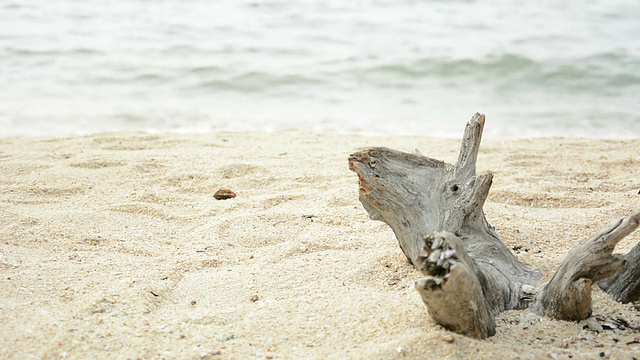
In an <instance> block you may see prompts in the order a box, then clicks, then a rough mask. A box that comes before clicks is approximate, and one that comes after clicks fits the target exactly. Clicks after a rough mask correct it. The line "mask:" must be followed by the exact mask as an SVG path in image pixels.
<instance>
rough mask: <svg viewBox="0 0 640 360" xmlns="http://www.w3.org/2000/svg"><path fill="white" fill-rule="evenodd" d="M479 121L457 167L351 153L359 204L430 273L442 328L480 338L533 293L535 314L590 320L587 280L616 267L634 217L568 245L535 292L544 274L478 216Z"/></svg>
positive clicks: (380, 153) (432, 303)
mask: <svg viewBox="0 0 640 360" xmlns="http://www.w3.org/2000/svg"><path fill="white" fill-rule="evenodd" d="M484 121H485V117H484V115H481V114H475V115H474V116H473V117H472V118H471V120H470V121H469V122H468V123H467V127H466V128H465V132H464V138H463V140H462V147H461V149H460V154H459V156H458V160H457V161H456V163H455V164H454V165H452V164H447V163H444V162H442V161H440V160H435V159H431V158H428V157H425V156H422V155H419V154H409V153H404V152H400V151H396V150H392V149H388V148H383V147H376V148H371V149H367V150H363V151H359V152H356V153H354V154H352V155H351V156H350V157H349V168H350V169H351V170H352V171H354V172H355V173H356V174H357V175H358V180H359V181H358V184H359V190H360V202H361V203H362V205H363V206H364V208H365V209H366V210H367V212H368V213H369V216H370V217H371V218H372V219H374V220H380V221H383V222H385V223H386V224H388V225H389V226H390V227H391V229H392V230H393V232H394V233H395V235H396V238H397V239H398V243H399V245H400V248H401V249H402V251H403V252H404V254H405V255H406V256H407V259H408V260H409V261H410V262H411V263H412V264H413V265H414V266H415V267H416V269H418V270H419V271H421V272H422V273H423V274H424V275H425V276H426V277H425V278H423V279H421V280H419V281H417V282H416V290H417V291H418V292H419V293H420V295H421V297H422V300H423V301H424V302H425V304H426V305H427V308H428V311H429V314H430V315H431V316H432V317H433V318H434V320H435V321H436V322H437V323H438V324H441V325H442V326H444V327H445V328H447V329H450V330H452V331H455V332H458V333H461V334H465V335H468V336H473V337H476V338H485V337H488V336H491V335H493V334H494V333H495V321H494V317H495V316H496V315H498V314H499V313H500V312H502V311H505V310H513V309H523V308H526V307H528V306H530V305H531V303H532V302H534V301H535V302H534V304H533V308H534V310H536V311H537V312H539V313H541V314H546V315H548V316H552V317H555V318H558V319H569V320H581V319H584V318H586V317H587V316H588V315H589V314H590V304H591V284H592V283H593V282H594V281H598V280H600V279H602V278H604V277H606V276H610V275H611V274H612V273H614V272H615V271H616V270H617V269H619V268H620V266H621V265H622V261H621V260H619V259H617V258H615V257H613V256H612V255H611V252H612V250H613V247H615V244H616V243H617V242H618V241H619V240H620V239H621V238H622V237H624V236H625V235H627V234H628V233H629V232H631V231H633V229H634V228H635V227H634V226H636V227H637V220H638V219H637V216H636V217H630V218H626V219H623V220H620V221H618V222H616V223H614V224H612V225H610V226H609V227H607V228H606V229H604V230H603V231H601V232H600V233H598V234H596V235H595V236H594V237H593V238H592V239H590V240H589V241H587V243H585V244H584V245H580V246H578V247H576V249H574V250H572V252H571V253H570V254H569V255H568V256H567V258H566V259H565V261H564V262H563V264H562V265H561V267H560V269H558V272H557V273H556V275H555V276H554V278H553V279H552V281H551V282H550V283H549V284H547V285H546V286H545V287H543V288H542V289H541V290H540V292H538V293H537V294H536V290H535V288H536V286H537V285H538V283H539V281H540V279H541V277H542V276H541V274H540V272H539V271H537V270H534V269H530V268H529V267H527V266H526V265H524V264H522V263H521V262H519V261H518V260H517V259H516V258H515V256H514V255H513V253H512V252H511V251H510V250H509V249H508V248H507V247H506V246H505V245H504V244H503V243H502V242H501V241H500V239H499V238H498V235H497V234H496V232H495V230H494V228H493V227H492V226H491V225H489V223H488V222H487V220H486V218H485V216H484V212H483V205H484V202H485V200H486V198H487V195H488V193H489V189H490V188H491V182H492V178H493V176H492V175H491V174H484V175H480V176H476V160H477V156H478V151H479V148H480V140H481V138H482V130H483V127H484ZM636 215H637V214H636ZM634 224H635V225H634ZM585 309H586V310H585Z"/></svg>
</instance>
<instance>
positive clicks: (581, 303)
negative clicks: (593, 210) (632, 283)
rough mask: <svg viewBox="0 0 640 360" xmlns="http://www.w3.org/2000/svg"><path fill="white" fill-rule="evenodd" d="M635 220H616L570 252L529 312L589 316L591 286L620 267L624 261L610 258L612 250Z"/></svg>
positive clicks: (577, 317)
mask: <svg viewBox="0 0 640 360" xmlns="http://www.w3.org/2000/svg"><path fill="white" fill-rule="evenodd" d="M639 221H640V212H638V213H636V214H634V215H631V216H629V217H627V218H623V219H620V220H616V221H614V222H613V223H611V224H609V226H607V227H606V228H604V229H602V230H600V232H598V233H597V234H595V235H594V236H593V237H592V238H591V239H589V240H587V242H585V243H584V244H582V245H578V246H576V247H574V248H573V249H571V251H569V254H567V256H566V257H565V258H564V261H563V262H562V264H560V267H559V268H558V270H557V271H556V273H555V274H554V275H553V278H551V281H549V282H548V283H547V284H546V285H545V286H544V287H543V288H542V289H541V290H540V291H539V292H538V295H537V297H536V301H535V303H534V305H533V306H532V310H534V311H535V312H537V313H538V314H540V315H543V314H544V315H547V316H550V317H553V318H556V319H560V320H582V319H586V318H588V317H589V316H591V287H592V285H593V284H594V283H596V282H598V281H600V280H602V279H606V278H608V277H610V276H611V275H613V274H614V273H616V272H617V271H618V270H620V268H622V266H623V265H624V260H622V259H620V258H618V257H616V256H613V255H612V253H613V250H614V249H615V247H616V245H617V244H618V242H619V241H620V240H622V238H624V237H625V236H627V235H629V234H630V233H631V232H633V231H634V230H635V229H636V228H637V227H638V222H639Z"/></svg>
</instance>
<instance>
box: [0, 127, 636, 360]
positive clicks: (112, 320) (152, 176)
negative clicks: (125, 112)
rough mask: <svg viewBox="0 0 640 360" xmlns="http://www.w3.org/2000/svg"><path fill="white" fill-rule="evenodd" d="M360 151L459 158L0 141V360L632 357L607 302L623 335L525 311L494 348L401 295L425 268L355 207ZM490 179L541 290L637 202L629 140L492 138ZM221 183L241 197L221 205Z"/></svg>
mask: <svg viewBox="0 0 640 360" xmlns="http://www.w3.org/2000/svg"><path fill="white" fill-rule="evenodd" d="M369 146H387V147H392V148H396V149H398V150H403V151H407V152H413V151H414V149H418V150H420V152H421V153H423V154H425V155H427V156H430V157H433V158H437V159H441V160H445V161H447V162H453V161H455V159H456V158H457V152H458V147H459V141H458V140H443V139H430V138H419V137H396V138H382V137H360V136H337V135H318V134H310V133H300V132H295V131H289V132H277V133H248V134H238V133H222V134H208V135H193V134H188V135H183V134H159V135H156V134H146V133H107V134H98V135H91V136H83V137H70V138H46V139H43V138H37V139H17V138H7V139H0V171H1V178H0V184H1V187H0V194H1V195H0V201H1V205H0V206H1V208H0V215H1V219H2V227H1V228H0V358H3V359H14V358H15V359H30V358H33V359H38V358H73V359H89V358H92V359H114V358H123V359H124V358H154V359H159V358H166V359H218V358H220V359H254V358H256V359H394V358H398V359H404V358H408V359H409V358H414V359H426V358H434V359H435V358H438V359H442V358H451V359H464V358H475V359H483V358H487V359H498V358H521V359H534V358H535V359H540V358H553V359H569V358H574V359H582V358H594V359H599V358H601V357H605V358H611V359H631V358H632V357H633V356H635V357H640V311H639V310H638V308H637V307H634V305H633V304H626V305H625V304H620V303H616V302H615V301H613V300H611V299H609V298H608V297H607V296H606V295H605V294H603V293H602V292H601V291H600V290H595V292H594V304H593V308H594V316H595V317H596V318H601V319H608V318H614V319H615V318H621V319H624V320H626V321H627V322H628V323H629V325H630V326H631V327H635V328H636V329H635V330H634V329H625V330H607V331H602V332H595V331H591V330H589V329H585V324H584V323H571V322H563V321H555V320H550V319H547V318H536V317H532V316H530V315H529V316H528V315H527V314H528V312H527V311H526V310H525V311H509V312H506V313H503V314H502V315H500V316H499V317H498V319H497V334H496V335H495V336H494V337H492V338H489V339H487V340H475V339H470V338H466V337H464V336H460V335H457V334H454V333H451V332H449V331H446V330H444V329H442V328H441V327H439V326H437V325H435V324H434V322H433V321H432V320H431V318H430V317H429V316H428V314H427V310H426V307H425V306H424V304H423V303H422V301H421V299H420V296H419V295H418V293H417V292H416V291H415V290H414V289H413V283H414V281H415V280H417V279H418V278H420V274H419V273H418V272H417V271H415V270H414V269H413V268H412V267H411V266H409V265H408V264H407V263H406V261H405V258H404V255H403V254H402V253H401V251H400V248H399V247H398V245H397V241H396V239H395V237H394V235H393V233H392V231H391V230H390V229H389V228H388V227H387V226H386V225H385V224H384V223H382V222H376V221H373V220H370V219H369V218H368V216H367V214H366V212H365V210H364V209H363V208H362V206H361V205H360V203H359V201H358V185H357V176H356V175H355V174H354V173H352V172H350V171H349V170H348V166H347V157H348V155H349V154H350V153H352V152H354V151H357V150H359V149H362V148H365V147H369ZM487 171H490V172H492V173H493V174H495V177H494V184H493V188H492V191H491V193H490V196H489V199H488V201H487V203H486V205H485V212H486V216H487V219H488V220H489V222H490V223H491V224H492V225H493V226H495V227H496V230H497V232H498V233H499V234H500V236H501V238H502V240H503V241H504V242H505V243H506V244H507V245H508V246H509V247H510V248H511V247H516V246H521V247H522V248H521V249H520V250H519V251H516V254H517V257H518V258H519V259H520V260H521V261H523V262H525V263H526V264H528V265H530V266H532V267H535V268H538V269H540V270H541V271H542V272H543V273H544V274H545V280H544V281H546V280H548V279H549V278H550V276H551V275H552V273H553V271H554V270H555V269H556V268H557V267H558V265H559V264H560V262H561V260H562V258H563V257H564V256H565V254H566V253H567V252H568V251H569V250H570V249H571V248H572V247H573V246H574V245H576V244H578V243H581V242H584V241H585V240H586V239H587V238H589V237H590V236H591V235H593V234H594V233H595V232H596V231H598V230H599V229H600V228H602V227H604V226H605V225H607V224H608V223H609V222H611V221H612V220H614V219H616V218H619V217H622V216H625V215H628V214H629V213H630V212H632V211H634V210H638V209H639V208H640V195H639V194H638V192H639V190H640V140H615V141H614V140H611V141H609V140H581V139H560V138H557V139H535V140H509V141H497V140H486V141H484V142H483V145H482V147H481V151H480V155H479V158H478V172H479V173H484V172H487ZM220 188H229V189H231V190H233V191H234V192H235V193H236V194H237V197H236V198H233V199H229V200H216V199H215V198H214V197H213V194H214V193H215V192H216V191H217V190H218V189H220ZM638 241H640V232H636V233H634V234H632V235H630V236H629V237H627V238H626V239H625V240H623V242H621V243H620V245H619V246H618V251H619V252H627V251H628V250H630V249H631V248H632V247H633V246H634V244H636V243H638ZM599 322H600V323H601V324H602V323H603V322H604V321H603V320H599Z"/></svg>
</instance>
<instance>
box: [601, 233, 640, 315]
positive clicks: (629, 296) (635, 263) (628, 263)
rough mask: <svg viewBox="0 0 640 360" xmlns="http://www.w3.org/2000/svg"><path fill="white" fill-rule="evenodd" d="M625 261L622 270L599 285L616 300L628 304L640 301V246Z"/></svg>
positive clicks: (632, 250) (630, 252)
mask: <svg viewBox="0 0 640 360" xmlns="http://www.w3.org/2000/svg"><path fill="white" fill-rule="evenodd" d="M623 259H624V261H625V265H624V266H623V267H622V269H620V271H618V272H617V273H615V274H614V275H613V276H611V277H610V278H608V279H606V280H603V281H601V282H599V285H600V288H601V289H602V290H604V291H605V292H606V293H607V294H609V296H611V297H612V298H613V299H614V300H616V301H619V302H621V303H625V304H626V303H629V302H632V301H638V300H640V244H638V245H636V246H634V248H633V249H631V251H629V253H628V254H627V255H626V256H625V257H624V258H623Z"/></svg>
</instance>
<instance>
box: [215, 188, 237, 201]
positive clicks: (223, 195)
mask: <svg viewBox="0 0 640 360" xmlns="http://www.w3.org/2000/svg"><path fill="white" fill-rule="evenodd" d="M236 196H237V195H236V193H234V192H233V190H231V189H225V188H222V189H220V190H218V191H216V193H215V194H213V198H214V199H216V200H227V199H233V198H234V197H236Z"/></svg>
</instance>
